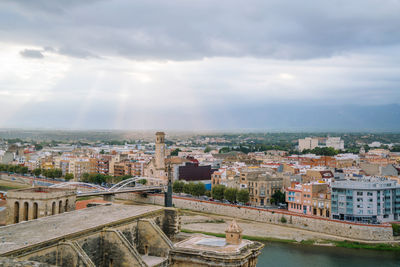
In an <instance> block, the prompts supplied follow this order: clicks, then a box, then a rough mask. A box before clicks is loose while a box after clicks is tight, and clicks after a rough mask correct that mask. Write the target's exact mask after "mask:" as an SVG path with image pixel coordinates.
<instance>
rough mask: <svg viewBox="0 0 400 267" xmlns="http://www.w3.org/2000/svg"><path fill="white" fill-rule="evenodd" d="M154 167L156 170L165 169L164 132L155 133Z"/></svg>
mask: <svg viewBox="0 0 400 267" xmlns="http://www.w3.org/2000/svg"><path fill="white" fill-rule="evenodd" d="M155 167H156V169H157V170H165V133H163V132H157V133H156V155H155Z"/></svg>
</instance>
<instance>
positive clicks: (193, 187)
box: [172, 180, 209, 197]
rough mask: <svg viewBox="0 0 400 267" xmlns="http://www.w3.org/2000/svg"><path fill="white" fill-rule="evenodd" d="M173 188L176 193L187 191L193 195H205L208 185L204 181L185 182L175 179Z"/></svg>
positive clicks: (186, 192)
mask: <svg viewBox="0 0 400 267" xmlns="http://www.w3.org/2000/svg"><path fill="white" fill-rule="evenodd" d="M172 190H173V191H174V193H185V194H191V195H193V196H197V197H199V196H204V195H206V194H209V193H206V192H207V190H206V186H205V185H204V184H203V183H193V182H190V183H185V182H183V181H178V180H177V181H175V182H174V184H173V185H172Z"/></svg>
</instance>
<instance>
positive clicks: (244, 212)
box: [118, 193, 394, 241]
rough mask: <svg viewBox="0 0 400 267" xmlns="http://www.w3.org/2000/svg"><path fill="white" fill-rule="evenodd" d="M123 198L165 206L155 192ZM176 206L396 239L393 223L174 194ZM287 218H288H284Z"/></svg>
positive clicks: (352, 236) (362, 237) (356, 236)
mask: <svg viewBox="0 0 400 267" xmlns="http://www.w3.org/2000/svg"><path fill="white" fill-rule="evenodd" d="M118 197H119V198H123V199H127V200H132V201H136V202H140V203H147V204H155V205H163V203H164V196H163V195H160V194H151V195H146V197H145V196H143V195H141V194H136V193H127V194H120V195H119V196H118ZM173 204H174V207H175V208H180V209H188V210H193V211H199V212H206V213H213V214H218V215H225V216H231V217H235V218H241V219H247V220H253V221H257V222H265V223H270V224H277V225H284V226H287V227H293V228H298V229H304V230H309V231H315V232H319V233H324V234H329V235H335V236H340V237H344V238H350V239H358V240H365V241H392V240H394V237H393V231H392V227H391V225H388V224H384V225H369V224H357V223H351V222H344V221H337V220H331V219H326V218H316V217H312V216H307V215H300V214H294V213H291V212H287V211H282V210H266V209H259V208H254V207H244V206H238V205H230V204H224V203H217V202H212V201H203V200H196V199H192V198H185V197H178V196H174V197H173ZM282 218H284V219H282Z"/></svg>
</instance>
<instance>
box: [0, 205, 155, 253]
mask: <svg viewBox="0 0 400 267" xmlns="http://www.w3.org/2000/svg"><path fill="white" fill-rule="evenodd" d="M161 209H162V208H161V207H156V206H138V205H112V206H100V207H92V208H88V209H83V210H77V211H71V212H65V213H62V214H57V215H53V216H48V217H43V218H39V219H37V220H31V221H25V222H21V223H17V224H11V225H7V226H3V227H0V255H1V254H4V253H7V252H10V251H13V250H16V249H20V248H23V247H27V246H31V245H35V244H39V243H40V242H43V241H44V240H50V239H57V238H61V237H62V236H65V235H69V234H73V233H78V232H80V231H84V230H88V229H91V228H95V227H99V226H103V225H104V226H105V225H107V224H109V223H112V222H115V221H119V220H123V219H128V218H132V217H136V216H140V215H144V214H146V213H151V212H153V211H158V210H161Z"/></svg>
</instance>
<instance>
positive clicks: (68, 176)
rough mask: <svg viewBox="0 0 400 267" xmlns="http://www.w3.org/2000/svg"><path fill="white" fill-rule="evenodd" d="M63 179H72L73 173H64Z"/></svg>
mask: <svg viewBox="0 0 400 267" xmlns="http://www.w3.org/2000/svg"><path fill="white" fill-rule="evenodd" d="M64 179H65V180H67V181H69V180H72V179H74V175H73V174H72V173H66V174H65V177H64Z"/></svg>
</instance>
